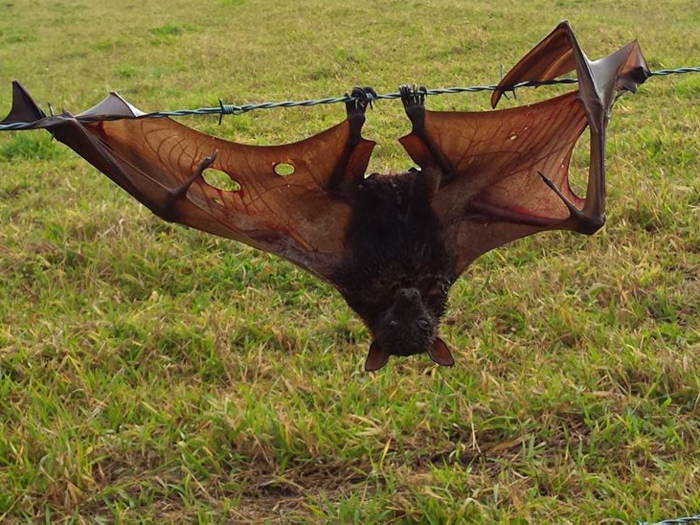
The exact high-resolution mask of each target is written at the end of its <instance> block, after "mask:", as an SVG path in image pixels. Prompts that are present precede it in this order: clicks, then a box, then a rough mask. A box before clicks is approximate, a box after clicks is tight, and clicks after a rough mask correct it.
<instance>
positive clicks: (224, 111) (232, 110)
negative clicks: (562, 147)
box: [0, 66, 700, 131]
mask: <svg viewBox="0 0 700 525" xmlns="http://www.w3.org/2000/svg"><path fill="white" fill-rule="evenodd" d="M687 73H700V66H692V67H679V68H675V69H659V70H656V71H652V72H651V73H650V76H658V77H666V76H669V75H683V74H687ZM576 83H578V80H577V79H575V78H561V79H556V80H545V81H527V82H519V83H517V84H513V85H512V86H506V87H505V88H504V92H506V93H507V92H513V93H514V92H515V90H516V89H520V88H530V87H539V86H551V85H555V84H576ZM496 89H498V84H488V85H484V86H467V87H451V88H437V89H429V90H427V91H426V95H428V96H434V95H449V94H455V93H479V92H481V91H496ZM400 97H401V94H400V93H398V92H397V93H384V94H379V95H376V96H372V95H371V94H370V95H369V98H370V99H371V100H372V101H375V100H392V99H396V98H400ZM351 100H355V97H351V96H350V95H347V94H346V95H343V96H342V97H326V98H320V99H312V100H285V101H282V102H259V103H255V104H242V105H236V104H224V103H223V102H222V100H221V99H219V105H218V106H216V107H210V108H197V109H176V110H170V111H154V112H151V113H144V114H142V115H139V116H138V117H136V118H166V117H187V116H194V115H218V116H219V124H220V123H221V119H222V118H223V116H224V115H241V114H243V113H248V112H249V111H254V110H258V109H276V108H293V107H312V106H320V105H323V104H339V103H343V102H349V101H351ZM49 108H51V105H50V104H49ZM122 118H130V117H121V116H110V117H108V118H104V117H93V118H91V117H85V118H81V120H82V121H84V122H90V121H93V120H119V119H122ZM31 127H32V123H31V122H11V123H8V124H0V131H19V130H23V129H30V128H31Z"/></svg>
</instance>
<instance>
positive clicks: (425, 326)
mask: <svg viewBox="0 0 700 525" xmlns="http://www.w3.org/2000/svg"><path fill="white" fill-rule="evenodd" d="M416 323H418V327H419V328H420V329H421V330H430V321H428V320H427V319H426V318H425V317H421V318H420V319H418V321H416Z"/></svg>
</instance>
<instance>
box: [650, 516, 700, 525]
mask: <svg viewBox="0 0 700 525" xmlns="http://www.w3.org/2000/svg"><path fill="white" fill-rule="evenodd" d="M695 521H700V514H696V515H695V516H686V517H684V518H674V519H670V520H663V521H656V522H650V521H638V522H637V525H677V524H681V525H683V524H685V523H693V522H695Z"/></svg>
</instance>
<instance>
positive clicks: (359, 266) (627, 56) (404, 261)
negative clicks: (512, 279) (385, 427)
mask: <svg viewBox="0 0 700 525" xmlns="http://www.w3.org/2000/svg"><path fill="white" fill-rule="evenodd" d="M574 70H575V71H576V73H577V76H578V82H579V89H578V90H577V91H573V92H571V93H567V94H565V95H562V96H559V97H556V98H553V99H549V100H545V101H543V102H540V103H537V104H533V105H530V106H521V107H516V108H511V109H505V110H497V111H486V112H434V111H428V110H426V109H425V104H424V102H425V91H424V90H422V89H418V90H416V89H409V88H407V87H402V88H401V99H402V102H403V105H404V107H405V110H406V114H407V116H408V118H409V119H410V121H411V122H412V124H413V130H412V132H411V133H410V134H409V135H407V136H405V137H403V138H402V139H400V141H401V143H402V145H403V146H404V148H405V149H406V151H407V152H408V154H409V155H410V156H411V158H412V159H413V161H414V162H415V163H416V165H417V166H418V167H419V169H412V170H409V171H408V172H406V173H401V174H396V175H377V174H372V175H370V176H369V177H365V170H366V168H367V165H368V163H369V158H370V155H371V152H372V149H373V147H374V143H373V142H371V141H368V140H365V139H364V138H363V137H362V133H361V132H362V126H363V124H364V121H365V110H366V107H367V105H368V104H369V103H370V102H371V100H372V97H371V96H370V95H371V94H372V93H373V92H372V91H371V89H369V88H365V89H360V88H356V89H355V90H354V91H353V100H351V101H350V102H348V103H346V111H347V118H346V119H345V120H344V121H342V122H340V123H339V124H337V125H336V126H333V127H332V128H330V129H328V130H326V131H324V132H322V133H319V134H318V135H315V136H313V137H310V138H308V139H305V140H302V141H300V142H296V143H293V144H286V145H280V146H246V145H242V144H238V143H234V142H229V141H226V140H223V139H220V138H216V137H212V136H209V135H206V134H204V133H200V132H198V131H195V130H193V129H191V128H188V127H186V126H184V125H182V124H179V123H177V122H175V121H173V120H171V119H166V118H154V117H151V116H148V115H145V114H143V113H141V112H140V111H139V110H138V109H136V108H135V107H133V106H132V105H130V104H129V103H128V102H126V101H125V100H124V99H122V98H121V97H119V96H118V95H116V94H114V93H113V94H111V95H110V96H109V97H107V98H106V99H105V100H104V101H103V102H101V103H100V104H98V105H97V106H95V107H94V108H92V109H90V110H88V111H86V112H84V113H81V114H79V115H76V116H73V115H70V114H68V113H63V114H61V115H51V116H47V115H46V114H44V112H43V111H42V110H41V109H40V108H39V106H38V105H37V104H36V103H35V102H34V100H33V99H32V97H31V96H30V95H29V94H28V93H27V92H26V91H25V90H24V88H22V87H21V86H20V85H19V84H18V83H15V84H14V92H13V106H12V109H11V111H10V114H9V115H8V116H7V118H6V119H5V120H3V121H2V123H3V124H5V123H17V122H25V123H26V122H29V123H31V126H30V127H31V128H36V129H46V130H48V131H50V132H51V134H52V135H53V136H54V138H56V139H57V140H59V141H61V142H63V143H65V144H66V145H68V146H69V147H70V148H72V149H73V150H75V151H76V152H77V153H78V154H79V155H81V156H82V157H83V158H85V159H86V160H87V161H88V162H90V163H91V164H92V165H93V166H94V167H96V168H97V169H98V170H100V171H101V172H103V173H105V174H106V175H107V176H108V177H110V178H111V179H112V180H113V181H114V182H115V183H117V184H118V185H119V186H121V187H122V188H123V189H124V190H126V191H127V192H129V193H130V194H131V195H132V196H133V197H134V198H136V199H137V200H139V201H140V202H141V203H142V204H144V205H145V206H147V207H148V208H149V209H150V210H151V211H153V212H154V213H155V214H156V215H158V216H159V217H161V218H163V219H165V220H168V221H172V222H177V223H181V224H185V225H188V226H190V227H193V228H197V229H199V230H202V231H205V232H208V233H212V234H215V235H220V236H223V237H228V238H231V239H234V240H238V241H241V242H245V243H247V244H250V245H252V246H255V247H257V248H259V249H262V250H265V251H268V252H271V253H274V254H276V255H278V256H280V257H282V258H284V259H287V260H289V261H291V262H293V263H294V264H296V265H298V266H300V267H301V268H303V269H305V270H307V271H309V272H311V273H313V274H314V275H316V276H318V277H319V278H321V279H323V280H325V281H326V282H328V283H330V284H332V285H333V286H334V287H335V288H336V289H337V290H338V291H339V292H340V293H341V294H342V295H343V297H344V298H345V300H346V301H347V303H348V305H349V306H350V307H351V308H352V309H353V310H354V311H355V312H357V314H358V315H359V316H360V317H361V318H362V320H363V321H364V322H365V323H366V325H367V326H368V328H369V329H370V332H371V334H372V337H373V342H372V344H371V345H370V350H369V356H368V358H367V361H366V363H365V369H366V370H370V371H371V370H377V369H379V368H381V367H382V366H384V365H385V364H386V363H387V361H388V359H389V357H390V356H391V355H397V356H404V355H412V354H417V353H424V352H426V353H428V355H429V356H430V357H431V358H432V359H433V360H434V361H435V362H437V363H438V364H441V365H451V364H453V363H454V360H453V358H452V355H451V353H450V351H449V349H448V348H447V345H446V344H445V343H444V341H443V340H442V339H440V337H439V336H438V328H439V322H440V318H441V317H442V315H443V314H444V312H445V307H446V303H447V295H448V292H449V289H450V286H451V285H452V284H453V283H454V282H455V280H456V279H457V278H458V277H459V276H460V275H461V274H462V273H463V272H464V271H465V269H466V268H467V267H468V266H469V264H470V263H471V262H472V261H474V260H475V259H476V258H477V257H479V256H480V255H482V254H483V253H485V252H487V251H489V250H491V249H493V248H496V247H498V246H501V245H504V244H506V243H509V242H511V241H513V240H515V239H518V238H521V237H525V236H527V235H531V234H534V233H537V232H540V231H546V230H571V231H576V232H579V233H584V234H591V233H594V232H595V231H597V230H598V229H599V228H600V227H601V226H602V225H603V223H604V221H605V213H604V211H605V130H606V126H607V123H608V119H609V111H610V108H611V107H612V105H613V103H614V101H615V99H616V97H617V96H619V95H620V94H621V93H623V92H625V91H632V92H634V91H635V90H636V88H637V87H638V85H639V84H641V83H642V82H644V80H645V79H646V78H647V77H648V76H649V70H648V68H647V66H646V63H645V61H644V58H643V56H642V54H641V51H640V50H639V46H638V45H637V43H636V42H632V43H630V44H628V45H627V46H625V47H623V48H621V49H620V50H618V51H617V52H615V53H613V54H611V55H609V56H607V57H605V58H602V59H600V60H596V61H591V60H589V59H588V58H587V57H586V56H585V54H584V53H583V52H582V51H581V49H580V47H579V45H578V42H577V41H576V38H575V36H574V34H573V32H572V30H571V28H570V26H569V25H568V23H567V22H562V23H561V24H560V25H559V26H557V28H556V29H555V30H554V31H553V32H552V33H550V34H549V35H548V36H547V37H545V38H544V39H543V40H542V41H541V42H540V43H539V44H538V45H537V46H535V47H534V48H533V49H532V50H531V51H530V52H529V53H528V54H527V55H526V56H525V57H524V58H523V59H521V60H520V62H518V63H517V64H516V66H515V67H514V68H513V69H512V70H511V71H510V72H509V73H508V74H507V75H506V76H505V77H504V78H503V80H502V81H501V84H499V87H498V88H497V89H496V91H495V92H494V95H493V97H492V100H491V102H492V106H493V107H495V106H496V104H497V103H498V100H499V99H500V97H501V96H502V94H503V93H504V92H506V91H508V90H509V89H511V88H512V86H515V85H517V84H518V83H520V82H525V81H536V82H537V81H547V80H552V79H554V78H557V77H559V76H561V75H563V74H566V73H569V72H570V71H574ZM587 127H588V129H589V130H590V138H591V146H590V166H589V178H588V184H587V188H586V197H585V198H581V197H578V196H577V195H575V194H574V193H573V191H572V190H571V188H570V186H569V183H568V170H569V163H570V159H571V154H572V151H573V148H574V146H575V144H576V142H577V140H578V138H579V137H580V135H581V134H582V133H583V132H584V130H585V129H586V128H587ZM280 164H288V165H290V166H291V167H292V168H293V173H292V174H291V175H288V176H284V177H283V176H280V175H279V174H278V173H277V167H278V166H279V165H280ZM208 169H214V170H218V171H221V172H224V173H225V174H227V175H228V176H229V177H230V178H231V179H232V180H233V181H235V182H236V183H237V188H238V189H235V190H232V191H226V190H222V189H218V188H215V187H213V186H211V185H209V184H208V183H207V182H206V180H205V177H204V173H205V171H206V170H208Z"/></svg>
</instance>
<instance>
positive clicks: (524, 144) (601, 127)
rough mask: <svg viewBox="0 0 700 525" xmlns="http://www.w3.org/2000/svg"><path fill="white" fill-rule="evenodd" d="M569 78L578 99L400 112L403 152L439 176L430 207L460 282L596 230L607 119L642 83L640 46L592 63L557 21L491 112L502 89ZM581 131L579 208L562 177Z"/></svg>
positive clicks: (645, 71) (511, 77) (600, 214)
mask: <svg viewBox="0 0 700 525" xmlns="http://www.w3.org/2000/svg"><path fill="white" fill-rule="evenodd" d="M574 69H575V70H576V72H577V75H578V79H579V90H578V91H575V92H572V93H568V94H565V95H563V96H560V97H557V98H554V99H550V100H546V101H544V102H540V103H538V104H533V105H529V106H522V107H518V108H513V109H505V110H498V111H489V112H434V111H422V112H421V111H417V110H416V109H415V108H410V107H409V105H407V111H408V114H409V117H410V118H411V120H412V121H413V131H412V132H411V134H410V135H407V136H406V137H403V138H402V139H401V142H402V144H403V145H404V147H405V149H406V150H407V152H408V153H409V155H410V156H411V157H412V158H413V159H414V161H415V162H416V163H417V164H418V165H419V166H421V168H427V167H431V166H432V167H437V168H440V169H441V170H442V172H443V173H444V174H445V175H444V177H443V182H442V184H441V186H440V188H439V189H438V191H437V193H436V194H435V196H434V197H433V200H432V205H433V209H434V210H435V213H436V214H437V216H438V218H439V220H440V224H441V229H442V232H443V236H444V241H445V244H446V246H448V247H449V249H451V250H452V251H453V256H454V260H455V261H456V263H455V264H456V268H455V269H456V271H457V273H458V274H459V273H461V272H462V271H464V269H466V267H467V266H468V265H469V264H470V263H471V262H472V261H473V260H474V259H476V258H477V257H479V256H480V255H482V254H483V253H485V252H487V251H489V250H491V249H493V248H496V247H498V246H501V245H503V244H506V243H508V242H511V241H513V240H515V239H518V238H520V237H524V236H526V235H530V234H533V233H536V232H539V231H543V230H553V229H564V230H575V231H578V232H581V233H587V234H590V233H593V232H595V231H596V230H597V229H599V228H600V227H601V226H602V225H603V223H604V218H605V216H604V205H605V171H604V164H605V128H606V125H607V122H608V115H609V110H610V108H611V106H612V104H613V102H614V100H615V96H616V95H617V94H618V93H621V92H623V91H635V90H636V88H637V86H638V85H639V84H641V83H642V82H643V81H644V80H645V79H646V78H647V76H648V75H649V71H648V69H647V67H646V64H645V62H644V58H643V57H642V55H641V52H640V50H639V46H638V44H637V43H636V42H632V43H631V44H629V45H627V46H625V47H624V48H622V49H620V50H619V51H617V52H616V53H614V54H612V55H610V56H608V57H605V58H603V59H601V60H598V61H595V62H592V61H590V60H589V59H588V58H587V57H586V56H585V55H584V54H583V52H582V51H581V49H580V47H579V46H578V43H577V41H576V38H575V37H574V34H573V32H572V31H571V28H570V26H569V24H568V23H567V22H562V23H561V24H560V25H559V26H558V27H557V28H556V29H555V30H554V31H553V32H552V33H551V34H550V35H549V36H547V37H546V38H545V39H544V40H543V41H542V42H540V44H538V45H537V46H536V47H535V48H534V49H533V50H532V51H530V52H529V53H528V54H527V55H526V56H525V57H524V58H523V59H522V60H521V61H520V62H519V63H518V64H517V65H516V66H515V67H514V68H513V69H512V70H511V71H510V72H509V73H508V75H506V77H504V79H503V81H502V82H501V84H499V88H498V89H497V90H496V91H495V92H494V96H493V98H492V105H493V106H495V105H496V103H497V102H498V100H499V98H500V97H501V95H502V94H503V93H504V92H505V91H507V90H508V87H509V86H513V85H515V84H517V83H519V82H523V81H528V80H529V81H543V80H551V79H553V78H556V77H558V76H560V75H562V74H564V73H568V72H570V71H572V70H574ZM404 104H407V101H406V100H404ZM587 126H589V127H590V134H591V156H590V158H591V160H590V168H589V179H588V185H587V195H586V198H585V199H584V198H580V197H578V196H576V195H575V194H574V192H573V191H572V189H571V187H570V186H569V178H568V175H569V164H570V160H571V154H572V152H573V149H574V146H575V144H576V142H577V140H578V138H579V137H580V136H581V134H582V133H583V132H584V130H585V129H586V127H587Z"/></svg>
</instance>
